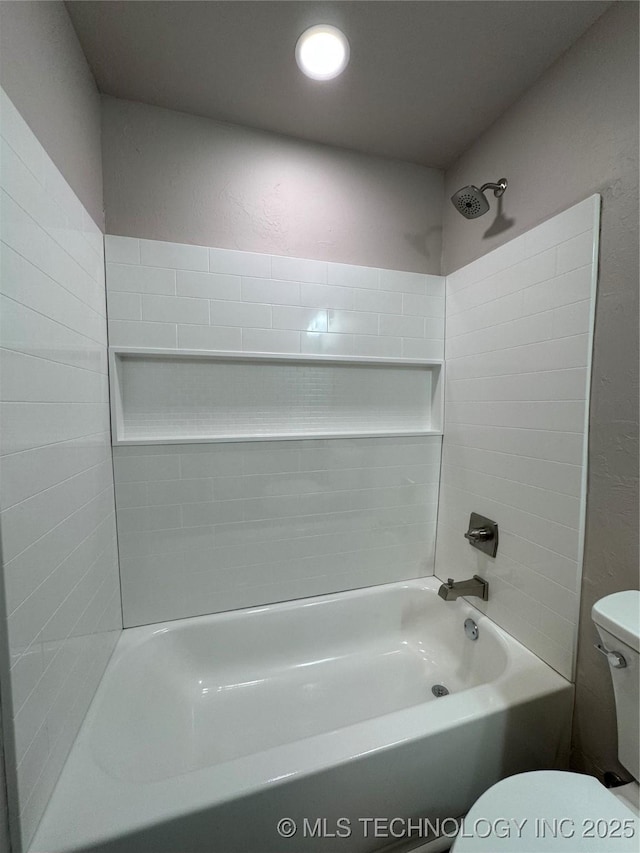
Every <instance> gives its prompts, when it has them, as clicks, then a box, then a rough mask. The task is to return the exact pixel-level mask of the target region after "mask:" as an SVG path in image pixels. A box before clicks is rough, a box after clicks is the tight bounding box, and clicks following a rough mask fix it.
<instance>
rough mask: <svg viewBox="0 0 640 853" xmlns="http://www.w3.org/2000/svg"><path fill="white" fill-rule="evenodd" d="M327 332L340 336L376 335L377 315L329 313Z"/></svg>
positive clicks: (358, 312)
mask: <svg viewBox="0 0 640 853" xmlns="http://www.w3.org/2000/svg"><path fill="white" fill-rule="evenodd" d="M328 328H329V331H330V332H338V333H341V334H356V335H376V334H377V333H378V315H377V314H367V313H365V312H364V311H329V327H328Z"/></svg>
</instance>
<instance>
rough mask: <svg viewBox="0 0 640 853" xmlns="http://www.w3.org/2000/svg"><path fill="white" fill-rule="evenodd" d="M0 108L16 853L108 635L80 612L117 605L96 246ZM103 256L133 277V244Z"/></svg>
mask: <svg viewBox="0 0 640 853" xmlns="http://www.w3.org/2000/svg"><path fill="white" fill-rule="evenodd" d="M0 102H1V109H2V119H3V121H2V135H3V137H4V138H5V141H6V143H7V144H8V145H7V144H4V143H3V145H2V166H3V168H2V173H1V174H0V184H1V186H2V218H1V228H2V234H1V237H2V241H3V251H2V253H1V256H2V257H1V262H2V274H1V276H0V282H1V283H0V289H1V291H2V294H1V297H2V305H3V310H2V324H3V325H2V341H3V345H4V346H5V347H6V348H7V349H5V352H4V355H3V368H4V371H3V379H4V381H3V383H2V391H3V395H4V398H5V400H7V399H8V400H9V402H5V403H3V405H2V412H1V417H2V434H1V441H2V453H5V454H8V455H7V456H5V457H4V458H3V464H2V471H3V487H4V488H3V504H2V506H3V512H2V516H1V518H0V524H1V525H2V540H3V547H4V556H5V566H4V572H5V574H4V577H5V603H6V606H7V611H8V613H9V614H10V615H9V619H8V622H7V624H8V642H9V653H10V657H11V673H10V681H11V691H10V693H11V699H12V704H13V708H12V709H9V713H10V714H11V713H12V714H13V716H14V731H15V742H16V748H17V754H18V766H17V785H18V803H17V804H16V805H17V808H18V810H19V811H20V813H21V833H22V840H23V843H24V845H25V848H26V847H28V846H29V844H30V841H31V837H32V835H33V833H34V831H35V828H36V826H37V824H38V822H39V820H40V818H41V817H42V813H43V811H44V808H45V806H46V803H47V801H48V799H49V797H50V795H51V793H52V790H53V787H54V785H55V783H56V781H57V778H58V776H59V774H60V771H61V769H62V766H63V764H64V762H65V759H66V757H67V754H68V751H69V749H70V748H71V745H72V743H73V740H74V738H75V736H76V734H77V732H78V730H79V728H80V724H81V722H82V719H83V717H84V715H85V713H86V711H87V708H88V706H89V704H90V702H91V699H92V697H93V694H94V692H95V689H96V687H97V684H98V681H99V679H100V677H101V675H102V672H103V671H104V667H105V665H106V662H107V660H108V657H109V654H110V653H111V650H112V649H113V644H114V642H115V639H116V638H117V634H118V632H119V630H120V629H121V625H122V623H121V618H120V614H119V612H118V611H116V610H115V609H113V608H112V609H111V611H110V612H109V613H108V614H107V615H106V616H105V615H104V614H105V609H104V607H102V608H101V609H100V610H98V611H95V610H94V609H92V603H93V602H94V601H95V600H96V593H97V592H98V591H99V590H100V591H102V590H104V594H105V595H107V596H108V600H109V601H117V599H119V579H118V570H117V554H116V549H115V525H114V502H113V485H112V484H113V478H112V472H111V464H110V461H109V454H110V441H109V434H110V428H109V413H108V387H107V376H106V363H107V351H106V343H107V335H106V331H107V330H106V319H105V315H106V305H105V288H104V269H103V251H104V246H103V239H102V234H101V232H100V230H99V229H98V228H97V226H96V225H95V223H93V222H92V220H91V217H90V216H89V214H88V213H87V211H86V210H85V209H84V208H83V207H82V205H81V203H80V201H79V200H78V198H77V197H76V196H75V194H74V193H73V191H72V190H71V188H70V186H69V184H68V183H67V181H66V180H65V179H64V177H63V176H62V175H61V174H60V172H59V171H58V170H57V169H56V167H55V165H54V164H53V162H52V161H51V159H50V158H49V157H48V156H47V155H46V154H45V152H44V150H43V149H42V147H41V146H40V143H39V142H38V141H37V139H36V137H35V136H34V135H33V133H32V132H31V131H30V129H29V128H28V126H27V125H26V123H25V122H24V121H23V120H22V118H21V117H20V115H19V113H18V112H17V110H16V109H15V107H14V106H13V104H11V101H10V100H9V98H8V97H7V95H6V94H5V93H4V92H3V91H2V90H0ZM106 242H107V251H108V252H109V254H110V256H111V257H116V258H117V259H119V260H121V259H122V260H126V261H127V262H133V263H138V262H139V255H138V254H137V241H135V240H133V241H128V240H120V239H118V238H115V239H111V240H107V241H106ZM136 300H138V301H139V297H136V296H132V297H131V298H130V295H129V294H118V295H117V296H116V300H115V304H114V305H113V309H112V310H113V312H114V313H115V314H116V315H120V316H122V315H123V314H126V315H127V316H129V315H133V316H139V315H138V314H135V302H136ZM132 312H133V314H132ZM103 617H104V618H103ZM76 627H77V630H76ZM60 662H62V663H64V666H63V667H60V668H56V667H57V666H58V664H59V663H60ZM87 671H90V672H91V673H92V675H93V677H92V679H87V678H86V672H87ZM61 697H63V698H64V701H63V699H62V698H61ZM71 708H73V710H74V713H73V714H70V713H67V711H68V710H70V709H71ZM62 720H64V730H63V737H62V736H61V731H62V726H61V721H62Z"/></svg>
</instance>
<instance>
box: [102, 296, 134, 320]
mask: <svg viewBox="0 0 640 853" xmlns="http://www.w3.org/2000/svg"><path fill="white" fill-rule="evenodd" d="M107 306H108V311H109V317H110V318H111V319H112V320H142V298H141V296H140V295H139V294H138V293H125V292H123V291H117V290H112V291H111V292H110V293H109V295H108V299H107Z"/></svg>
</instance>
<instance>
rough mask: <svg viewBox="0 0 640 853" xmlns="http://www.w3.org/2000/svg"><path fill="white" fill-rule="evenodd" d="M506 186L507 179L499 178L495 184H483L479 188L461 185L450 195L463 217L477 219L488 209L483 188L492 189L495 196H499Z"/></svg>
mask: <svg viewBox="0 0 640 853" xmlns="http://www.w3.org/2000/svg"><path fill="white" fill-rule="evenodd" d="M506 188H507V179H506V178H500V180H499V181H498V183H496V184H491V183H489V184H483V185H482V186H481V187H480V189H478V187H474V186H472V185H470V186H468V187H462V189H461V190H458V191H457V192H455V193H454V194H453V195H452V196H451V201H452V203H453V206H454V207H455V208H456V210H458V211H459V212H460V213H461V214H462V215H463V216H464V217H465V219H477V218H478V216H482V215H483V214H485V213H486V212H487V211H488V210H489V202H488V201H487V197H486V196H485V194H484V193H485V190H493V194H494V196H495V197H496V198H500V196H501V195H503V194H504V191H505V190H506Z"/></svg>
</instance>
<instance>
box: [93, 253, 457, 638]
mask: <svg viewBox="0 0 640 853" xmlns="http://www.w3.org/2000/svg"><path fill="white" fill-rule="evenodd" d="M106 251H107V262H108V263H107V290H108V302H109V337H110V343H111V344H112V345H115V346H121V347H160V348H171V349H175V348H181V349H210V350H238V351H245V352H279V353H289V354H296V353H319V354H334V355H358V356H373V357H405V358H422V359H440V358H442V356H443V346H444V341H443V338H444V279H443V278H441V277H439V276H429V275H420V274H416V273H406V272H396V271H392V270H382V269H373V268H367V267H357V266H350V265H344V264H334V263H324V262H320V261H309V260H298V259H295V258H285V257H280V256H270V255H261V254H252V253H248V252H237V251H230V250H222V249H210V248H206V247H200V246H190V245H181V244H171V243H162V242H155V241H149V240H137V239H130V238H123V237H107V241H106ZM376 426H377V425H376V423H375V422H372V423H371V424H370V428H371V429H372V430H375V429H376ZM440 446H441V438H440V437H439V436H425V437H403V438H345V439H333V440H301V441H274V442H265V443H258V442H244V443H231V444H215V445H207V444H195V445H193V444H177V445H154V446H141V445H139V446H129V447H127V446H120V447H115V448H114V457H115V478H116V496H117V506H118V524H119V534H120V565H121V574H122V585H123V606H124V619H125V625H138V624H142V623H147V622H154V621H160V620H164V619H171V618H177V617H182V616H190V615H195V614H199V613H211V612H215V611H218V610H227V609H230V608H234V607H243V606H249V605H252V604H259V603H264V602H267V601H277V600H282V599H290V598H296V597H303V596H308V595H314V594H320V593H325V592H331V591H336V590H341V589H348V588H353V587H357V586H366V585H368V584H374V583H383V582H389V581H394V580H400V579H404V578H410V577H419V576H422V575H425V574H432V573H433V559H434V540H435V519H436V507H437V498H438V478H439V466H440Z"/></svg>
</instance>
